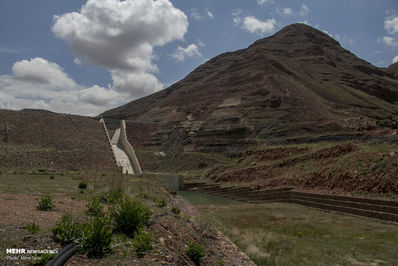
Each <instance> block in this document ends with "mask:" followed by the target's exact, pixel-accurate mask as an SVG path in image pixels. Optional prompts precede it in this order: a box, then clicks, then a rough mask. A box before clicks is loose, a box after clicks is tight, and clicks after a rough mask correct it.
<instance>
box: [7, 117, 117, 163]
mask: <svg viewBox="0 0 398 266" xmlns="http://www.w3.org/2000/svg"><path fill="white" fill-rule="evenodd" d="M0 128H1V130H0V149H1V150H0V165H1V167H2V168H6V167H8V168H10V167H11V168H45V169H55V170H79V169H93V170H94V169H97V170H105V171H115V170H117V169H116V163H115V161H114V159H113V154H112V151H111V150H110V146H109V144H108V142H107V139H106V136H105V133H104V130H103V128H102V125H100V123H99V122H98V120H94V119H91V118H88V117H83V116H76V115H68V114H57V113H52V112H26V111H25V112H22V111H7V110H0Z"/></svg>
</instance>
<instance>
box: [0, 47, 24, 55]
mask: <svg viewBox="0 0 398 266" xmlns="http://www.w3.org/2000/svg"><path fill="white" fill-rule="evenodd" d="M0 53H7V54H16V53H19V51H17V50H13V49H8V48H4V47H1V46H0Z"/></svg>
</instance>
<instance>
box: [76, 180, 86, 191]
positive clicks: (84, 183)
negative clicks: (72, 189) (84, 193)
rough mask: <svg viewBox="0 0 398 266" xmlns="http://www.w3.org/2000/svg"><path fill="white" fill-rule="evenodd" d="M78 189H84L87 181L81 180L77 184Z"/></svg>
mask: <svg viewBox="0 0 398 266" xmlns="http://www.w3.org/2000/svg"><path fill="white" fill-rule="evenodd" d="M78 187H79V188H80V189H86V188H87V183H86V182H85V181H81V182H80V183H79V186H78Z"/></svg>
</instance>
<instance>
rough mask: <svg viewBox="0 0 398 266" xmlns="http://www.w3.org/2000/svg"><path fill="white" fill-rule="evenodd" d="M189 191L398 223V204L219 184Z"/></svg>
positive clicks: (189, 186) (201, 185) (192, 186)
mask: <svg viewBox="0 0 398 266" xmlns="http://www.w3.org/2000/svg"><path fill="white" fill-rule="evenodd" d="M185 189H186V190H190V191H197V192H202V193H206V194H211V195H216V196H221V197H226V198H229V199H234V200H237V201H242V202H250V203H263V202H287V203H295V204H300V205H304V206H309V207H314V208H319V209H323V210H330V211H338V212H344V213H349V214H354V215H359V216H365V217H370V218H376V219H380V220H385V221H392V222H398V201H389V200H380V199H370V198H359V197H348V196H337V195H323V194H315V193H304V192H298V191H293V190H291V189H290V188H284V189H273V190H256V189H252V188H250V187H221V186H220V185H218V184H206V183H188V184H185Z"/></svg>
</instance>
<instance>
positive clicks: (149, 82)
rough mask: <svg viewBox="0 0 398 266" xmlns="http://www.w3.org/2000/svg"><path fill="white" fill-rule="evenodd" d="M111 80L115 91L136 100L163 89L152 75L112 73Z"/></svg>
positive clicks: (143, 73)
mask: <svg viewBox="0 0 398 266" xmlns="http://www.w3.org/2000/svg"><path fill="white" fill-rule="evenodd" d="M112 80H113V87H114V88H115V90H117V91H118V92H122V93H128V94H130V95H132V96H134V97H136V98H139V97H143V96H145V95H148V94H151V93H154V92H156V91H158V90H161V89H162V88H163V84H162V83H161V82H159V80H158V79H157V78H156V77H155V76H154V75H152V74H150V73H145V72H138V73H135V72H131V73H126V72H124V71H113V72H112ZM132 92H133V93H132Z"/></svg>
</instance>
